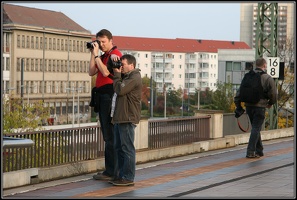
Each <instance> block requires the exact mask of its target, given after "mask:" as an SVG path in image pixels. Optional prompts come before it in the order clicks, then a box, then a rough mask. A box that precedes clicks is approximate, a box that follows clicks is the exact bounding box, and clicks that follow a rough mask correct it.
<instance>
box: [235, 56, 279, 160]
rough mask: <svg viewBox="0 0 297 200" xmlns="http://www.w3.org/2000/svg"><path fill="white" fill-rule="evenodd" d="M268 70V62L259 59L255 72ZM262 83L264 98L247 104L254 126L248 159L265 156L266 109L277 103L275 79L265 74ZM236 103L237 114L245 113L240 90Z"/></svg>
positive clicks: (262, 76)
mask: <svg viewBox="0 0 297 200" xmlns="http://www.w3.org/2000/svg"><path fill="white" fill-rule="evenodd" d="M266 69H267V63H266V60H265V59H264V58H259V59H257V60H256V69H255V70H254V71H255V72H256V73H261V72H264V71H266ZM261 83H262V86H263V92H264V94H263V95H261V96H263V97H264V98H263V99H260V101H259V102H257V103H247V102H245V106H246V113H247V114H248V116H249V118H250V121H251V124H252V129H251V134H250V138H249V143H248V146H247V154H246V157H247V158H259V157H261V156H263V155H264V153H263V145H262V140H261V134H260V131H261V128H262V125H263V123H264V120H265V108H271V106H272V105H273V104H275V103H276V101H277V90H276V85H275V82H274V80H273V78H272V77H271V76H270V75H269V74H267V73H264V74H262V75H261ZM234 103H235V106H236V111H235V113H236V112H238V113H243V112H242V111H244V110H243V108H242V106H241V99H240V88H239V89H238V91H237V93H236V96H235V97H234Z"/></svg>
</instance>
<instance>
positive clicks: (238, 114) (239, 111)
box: [234, 107, 245, 118]
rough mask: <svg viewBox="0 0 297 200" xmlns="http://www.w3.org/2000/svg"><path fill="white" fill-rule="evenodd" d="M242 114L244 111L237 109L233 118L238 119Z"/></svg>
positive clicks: (240, 108)
mask: <svg viewBox="0 0 297 200" xmlns="http://www.w3.org/2000/svg"><path fill="white" fill-rule="evenodd" d="M244 112H245V110H244V109H243V108H242V107H237V108H236V109H235V112H234V113H235V117H236V118H238V117H240V116H241V115H242V114H243V113H244Z"/></svg>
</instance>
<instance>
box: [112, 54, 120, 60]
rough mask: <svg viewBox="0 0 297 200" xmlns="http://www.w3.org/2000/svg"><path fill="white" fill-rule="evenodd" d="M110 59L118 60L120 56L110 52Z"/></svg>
mask: <svg viewBox="0 0 297 200" xmlns="http://www.w3.org/2000/svg"><path fill="white" fill-rule="evenodd" d="M110 59H111V60H112V61H118V60H120V57H119V56H118V55H116V54H111V55H110Z"/></svg>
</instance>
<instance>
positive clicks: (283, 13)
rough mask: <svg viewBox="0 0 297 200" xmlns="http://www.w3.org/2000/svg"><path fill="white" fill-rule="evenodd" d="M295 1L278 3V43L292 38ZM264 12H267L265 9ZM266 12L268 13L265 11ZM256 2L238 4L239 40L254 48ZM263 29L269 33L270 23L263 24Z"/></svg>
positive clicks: (293, 33)
mask: <svg viewBox="0 0 297 200" xmlns="http://www.w3.org/2000/svg"><path fill="white" fill-rule="evenodd" d="M295 6H296V5H295V3H278V27H277V31H278V43H279V44H285V41H287V39H291V40H292V39H294V38H295V32H294V26H295V11H294V7H295ZM266 12H269V10H267V11H266ZM267 14H268V13H267ZM257 15H258V3H241V4H240V41H243V42H245V43H247V44H248V45H249V46H250V47H252V48H255V41H256V30H257V29H256V25H257ZM264 26H265V27H264V30H265V31H267V34H270V31H271V27H270V24H265V25H264Z"/></svg>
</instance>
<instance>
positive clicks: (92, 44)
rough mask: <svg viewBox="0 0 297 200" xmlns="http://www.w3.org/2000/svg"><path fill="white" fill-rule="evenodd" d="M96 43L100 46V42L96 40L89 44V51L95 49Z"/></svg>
mask: <svg viewBox="0 0 297 200" xmlns="http://www.w3.org/2000/svg"><path fill="white" fill-rule="evenodd" d="M94 42H97V43H98V44H99V45H100V41H99V40H94V41H92V42H87V49H94Z"/></svg>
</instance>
